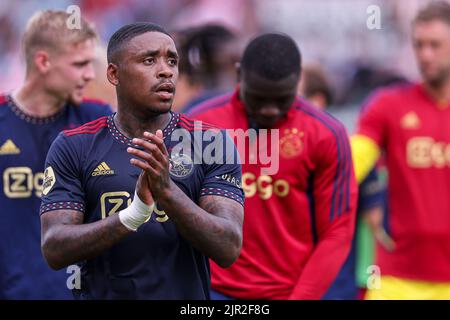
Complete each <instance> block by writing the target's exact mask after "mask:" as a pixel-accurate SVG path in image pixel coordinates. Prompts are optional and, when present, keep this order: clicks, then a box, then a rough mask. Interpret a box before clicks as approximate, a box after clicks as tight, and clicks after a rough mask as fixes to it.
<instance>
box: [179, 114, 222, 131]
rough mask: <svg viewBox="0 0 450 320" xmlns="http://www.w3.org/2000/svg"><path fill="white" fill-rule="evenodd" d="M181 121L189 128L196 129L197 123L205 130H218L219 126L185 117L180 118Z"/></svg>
mask: <svg viewBox="0 0 450 320" xmlns="http://www.w3.org/2000/svg"><path fill="white" fill-rule="evenodd" d="M180 121H182V122H183V123H184V124H186V125H187V126H190V127H194V124H195V122H200V123H201V125H202V127H203V128H211V129H218V127H217V126H214V125H212V124H210V123H208V122H204V121H199V120H192V119H189V118H186V117H184V116H181V117H180Z"/></svg>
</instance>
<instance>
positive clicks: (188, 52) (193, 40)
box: [175, 24, 238, 86]
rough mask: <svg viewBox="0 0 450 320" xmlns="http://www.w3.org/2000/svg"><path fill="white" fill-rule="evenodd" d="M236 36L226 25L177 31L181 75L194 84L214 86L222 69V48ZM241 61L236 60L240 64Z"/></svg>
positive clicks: (209, 25) (211, 25)
mask: <svg viewBox="0 0 450 320" xmlns="http://www.w3.org/2000/svg"><path fill="white" fill-rule="evenodd" d="M236 39H237V36H236V35H235V34H234V33H233V32H232V31H231V30H229V29H227V28H226V27H225V26H222V25H219V24H207V25H202V26H199V27H192V28H189V29H183V30H180V31H177V32H175V40H176V43H177V48H178V50H179V54H180V62H179V66H178V67H179V72H180V74H185V75H187V77H189V80H190V81H191V82H195V83H200V84H204V85H207V86H214V85H216V82H217V77H218V74H220V72H221V71H222V69H223V66H221V65H219V64H218V57H219V56H221V50H222V48H223V47H224V46H225V45H227V44H228V43H231V42H232V41H235V40H236ZM237 60H238V58H237V59H236V61H234V62H237Z"/></svg>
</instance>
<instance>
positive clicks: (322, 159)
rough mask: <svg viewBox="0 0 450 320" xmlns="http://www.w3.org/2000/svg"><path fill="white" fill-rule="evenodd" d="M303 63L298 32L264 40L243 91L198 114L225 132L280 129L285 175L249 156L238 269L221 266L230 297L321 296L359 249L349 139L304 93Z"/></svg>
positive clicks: (221, 289) (246, 69)
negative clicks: (352, 252) (300, 90)
mask: <svg viewBox="0 0 450 320" xmlns="http://www.w3.org/2000/svg"><path fill="white" fill-rule="evenodd" d="M300 65H301V59H300V52H299V49H298V47H297V45H296V44H295V42H294V41H293V40H292V39H291V38H290V37H289V36H287V35H283V34H264V35H261V36H259V37H257V38H255V39H254V40H252V41H251V42H250V43H249V44H248V46H247V47H246V49H245V51H244V54H243V57H242V60H241V63H240V69H239V72H238V73H239V85H238V87H237V88H236V91H235V92H234V93H233V94H232V95H225V96H221V97H219V98H216V99H213V100H210V101H207V102H204V103H203V104H201V105H199V106H197V107H196V108H194V109H193V111H192V113H191V115H192V117H194V118H195V119H199V120H203V121H206V122H209V123H212V124H214V125H216V126H219V127H222V128H228V129H242V130H244V131H247V130H248V129H251V128H255V129H271V130H269V132H268V136H269V135H270V140H269V139H268V140H269V142H267V143H271V142H270V141H272V135H273V134H275V135H276V133H279V140H275V142H274V143H275V144H278V145H279V157H277V156H276V155H275V156H273V158H274V159H273V160H274V161H279V170H278V172H275V173H273V174H269V173H267V174H266V173H264V171H263V170H262V167H263V166H264V164H263V163H262V161H257V163H255V161H251V160H250V158H251V155H250V154H249V155H248V156H249V157H245V158H244V156H247V154H246V153H244V154H242V153H241V160H242V162H243V164H242V170H243V176H242V186H243V188H244V191H245V196H246V201H245V221H244V237H245V239H244V244H243V248H242V253H241V256H240V257H239V258H238V260H237V261H236V262H235V263H234V264H233V265H232V266H231V267H230V268H227V269H221V268H219V267H218V266H217V265H215V264H212V266H211V273H212V288H213V293H214V294H216V293H218V294H220V295H222V298H224V296H225V297H232V298H240V299H320V298H321V297H322V296H323V294H324V293H325V292H326V291H327V289H328V287H329V286H330V284H331V283H332V282H333V280H334V278H335V277H336V275H337V273H338V272H339V269H340V268H341V266H342V264H343V262H344V260H345V259H346V257H347V254H348V252H349V249H350V246H351V242H352V237H353V230H354V223H355V220H354V218H355V205H356V203H355V202H356V194H357V190H356V183H355V180H354V176H353V167H352V161H351V154H350V147H349V143H348V138H347V133H346V130H345V128H344V127H343V125H342V124H341V123H339V122H338V121H337V120H335V119H334V118H332V117H331V116H329V115H328V114H326V113H323V112H321V111H319V110H317V109H316V108H315V107H313V106H311V105H310V104H309V103H308V102H307V101H305V100H303V99H300V98H297V97H296V92H297V86H298V81H299V77H300ZM260 134H262V133H260ZM263 141H264V140H263ZM258 143H259V142H258ZM262 145H264V142H263V143H262ZM263 148H264V147H263ZM250 150H251V149H250ZM245 152H247V149H246V150H245ZM253 153H255V152H253ZM245 159H248V161H245Z"/></svg>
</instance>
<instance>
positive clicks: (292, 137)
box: [280, 128, 304, 159]
mask: <svg viewBox="0 0 450 320" xmlns="http://www.w3.org/2000/svg"><path fill="white" fill-rule="evenodd" d="M283 133H284V135H283V136H282V137H281V138H280V155H281V156H282V157H283V158H285V159H291V158H294V157H296V156H298V155H299V154H300V153H301V152H302V150H303V142H302V138H303V136H304V133H303V132H301V131H298V129H297V128H292V129H286V130H284V132H283Z"/></svg>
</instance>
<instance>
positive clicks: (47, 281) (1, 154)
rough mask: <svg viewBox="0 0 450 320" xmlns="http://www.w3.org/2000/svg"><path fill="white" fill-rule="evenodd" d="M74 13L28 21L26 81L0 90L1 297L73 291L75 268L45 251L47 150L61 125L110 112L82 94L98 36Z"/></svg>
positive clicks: (51, 14)
mask: <svg viewBox="0 0 450 320" xmlns="http://www.w3.org/2000/svg"><path fill="white" fill-rule="evenodd" d="M68 19H69V14H67V13H65V12H63V11H61V12H60V11H42V12H39V13H36V14H35V15H34V16H33V17H32V18H31V19H30V20H29V22H28V25H27V27H26V30H25V34H24V38H23V49H24V54H25V58H26V60H25V63H26V76H25V81H24V83H23V85H21V86H20V87H19V88H18V89H17V90H16V91H14V92H12V93H11V94H6V95H1V96H0V174H1V178H0V208H1V210H0V211H1V212H0V234H1V235H2V241H1V242H0V299H67V298H71V297H72V295H71V292H70V290H68V288H67V284H66V281H67V280H68V277H69V276H70V274H68V273H66V270H61V271H60V272H55V271H53V270H51V269H50V268H49V267H48V265H47V264H46V262H45V260H44V259H43V257H42V253H41V250H40V222H39V205H40V201H41V200H40V197H41V194H42V183H43V177H44V174H43V171H44V162H45V156H46V154H47V151H48V149H49V148H50V145H51V143H52V141H53V140H54V139H55V138H56V136H57V135H58V133H59V132H60V131H61V130H64V129H69V128H73V127H76V126H79V125H81V124H83V123H86V122H89V121H92V120H93V119H96V118H98V117H100V116H104V115H107V114H110V112H111V111H110V108H109V106H107V105H105V104H103V103H100V102H97V101H88V100H83V90H84V88H85V86H86V84H87V83H88V82H89V81H90V80H92V79H93V78H94V72H93V69H92V59H93V55H94V45H95V38H96V34H95V31H94V30H93V28H92V27H91V26H90V25H89V24H88V23H87V22H86V21H85V20H83V19H81V21H80V26H81V28H80V29H73V30H71V29H68V28H67V27H66V21H67V20H68ZM69 272H70V270H69ZM69 282H70V281H69Z"/></svg>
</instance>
